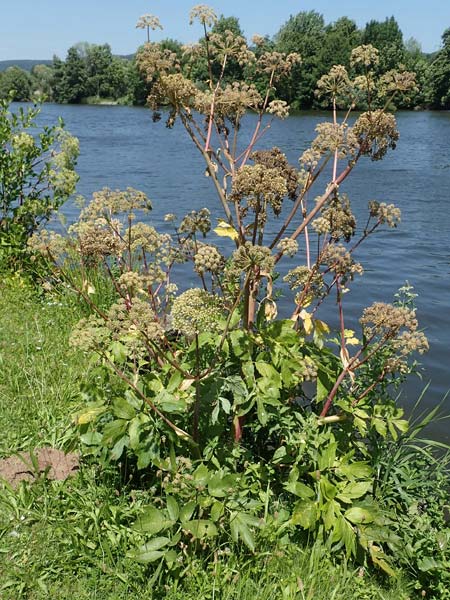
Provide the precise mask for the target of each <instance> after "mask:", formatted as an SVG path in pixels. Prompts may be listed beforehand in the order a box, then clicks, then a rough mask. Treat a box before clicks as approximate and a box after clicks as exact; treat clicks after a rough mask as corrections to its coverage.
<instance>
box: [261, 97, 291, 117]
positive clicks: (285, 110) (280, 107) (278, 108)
mask: <svg viewBox="0 0 450 600" xmlns="http://www.w3.org/2000/svg"><path fill="white" fill-rule="evenodd" d="M266 111H267V112H268V113H269V114H270V115H274V116H275V117H278V118H279V119H287V118H288V116H289V104H288V103H287V102H286V101H285V100H272V102H269V104H268V106H267V109H266Z"/></svg>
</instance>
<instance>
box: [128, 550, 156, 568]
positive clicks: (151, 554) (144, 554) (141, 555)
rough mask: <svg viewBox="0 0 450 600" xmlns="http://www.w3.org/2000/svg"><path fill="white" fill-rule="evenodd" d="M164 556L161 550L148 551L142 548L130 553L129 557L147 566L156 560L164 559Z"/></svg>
mask: <svg viewBox="0 0 450 600" xmlns="http://www.w3.org/2000/svg"><path fill="white" fill-rule="evenodd" d="M164 554H165V552H163V551H161V550H146V549H145V546H142V548H141V549H140V550H139V551H137V552H129V553H128V554H127V556H128V558H131V559H132V560H135V561H136V562H138V563H142V564H144V565H146V564H150V563H152V562H155V560H158V559H159V558H162V557H163V556H164Z"/></svg>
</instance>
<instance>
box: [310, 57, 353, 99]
mask: <svg viewBox="0 0 450 600" xmlns="http://www.w3.org/2000/svg"><path fill="white" fill-rule="evenodd" d="M350 89H351V82H350V78H349V76H348V73H347V69H346V68H345V67H344V66H342V65H334V66H333V67H331V69H330V71H329V72H328V73H327V74H325V75H322V77H321V78H320V79H319V81H318V82H317V89H316V92H315V94H316V96H317V97H319V98H321V97H324V96H330V97H332V98H336V97H337V96H340V95H343V94H348V93H349V92H350Z"/></svg>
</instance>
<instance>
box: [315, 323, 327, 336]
mask: <svg viewBox="0 0 450 600" xmlns="http://www.w3.org/2000/svg"><path fill="white" fill-rule="evenodd" d="M314 323H315V325H316V329H317V330H318V331H319V333H322V334H324V333H330V328H329V326H328V325H327V324H326V323H324V322H323V321H321V320H320V319H316V320H315V321H314Z"/></svg>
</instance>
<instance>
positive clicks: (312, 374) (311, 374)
mask: <svg viewBox="0 0 450 600" xmlns="http://www.w3.org/2000/svg"><path fill="white" fill-rule="evenodd" d="M301 373H302V377H303V380H304V381H315V380H316V379H317V365H316V364H315V363H314V361H313V360H312V358H310V357H309V356H305V357H304V362H303V363H302V365H301Z"/></svg>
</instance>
